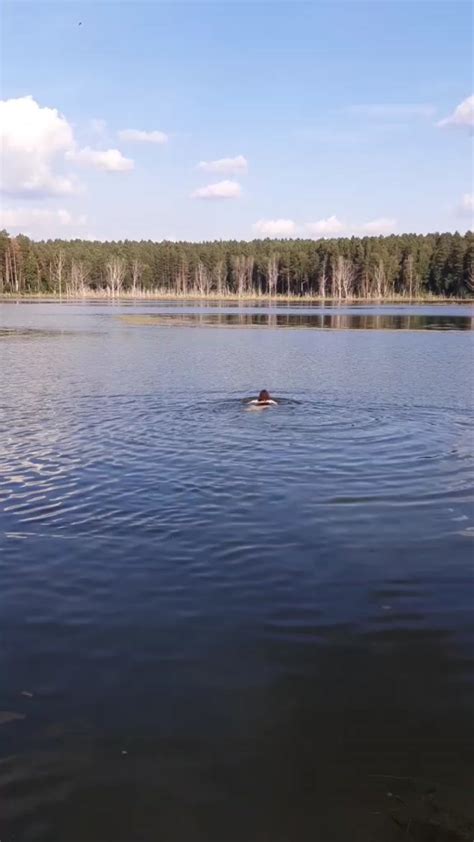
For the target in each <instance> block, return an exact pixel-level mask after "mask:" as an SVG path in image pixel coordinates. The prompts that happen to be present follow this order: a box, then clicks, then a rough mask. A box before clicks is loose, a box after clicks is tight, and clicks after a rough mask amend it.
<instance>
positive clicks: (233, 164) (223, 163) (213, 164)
mask: <svg viewBox="0 0 474 842" xmlns="http://www.w3.org/2000/svg"><path fill="white" fill-rule="evenodd" d="M247 168H248V161H247V159H246V158H244V156H243V155H236V157H235V158H218V159H217V160H216V161H200V162H199V164H198V169H200V170H204V171H205V172H217V173H221V174H222V175H225V174H229V175H232V174H233V173H238V172H242V173H243V172H247Z"/></svg>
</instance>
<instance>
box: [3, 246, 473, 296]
mask: <svg viewBox="0 0 474 842" xmlns="http://www.w3.org/2000/svg"><path fill="white" fill-rule="evenodd" d="M5 293H8V294H17V295H24V294H55V295H64V296H81V295H87V294H104V295H105V294H107V295H111V296H119V295H122V294H129V295H137V296H139V295H148V294H152V293H154V294H157V295H160V294H162V295H176V296H202V297H206V296H212V295H215V296H223V297H224V296H226V295H235V296H239V297H242V298H244V297H253V296H260V295H262V296H263V295H265V296H271V297H272V296H277V295H284V296H289V297H291V296H298V297H320V298H332V299H341V300H342V299H351V298H372V299H379V300H382V299H389V298H390V297H397V296H404V297H407V298H413V299H416V298H422V297H425V296H431V295H437V296H444V297H447V298H468V297H472V296H473V295H474V234H473V232H468V233H466V234H464V235H461V234H459V233H457V232H456V233H454V234H451V233H443V234H438V233H434V234H426V235H419V234H402V235H392V236H388V237H363V238H358V237H351V238H341V239H333V240H302V239H301V240H300V239H297V240H273V239H271V240H270V239H266V240H253V241H251V242H247V241H241V242H239V241H233V240H232V241H216V242H208V243H187V242H166V241H165V242H159V243H156V242H152V241H151V240H142V241H140V242H135V241H131V240H121V241H118V242H99V241H89V240H69V241H65V240H47V241H41V242H36V241H33V240H31V239H29V238H28V237H26V236H24V235H22V234H20V235H18V236H10V235H9V234H8V233H7V231H1V232H0V294H5Z"/></svg>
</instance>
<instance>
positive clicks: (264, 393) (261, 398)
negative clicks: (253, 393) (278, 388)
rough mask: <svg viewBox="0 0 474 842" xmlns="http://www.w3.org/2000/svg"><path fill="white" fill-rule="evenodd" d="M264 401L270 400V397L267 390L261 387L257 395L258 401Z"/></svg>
mask: <svg viewBox="0 0 474 842" xmlns="http://www.w3.org/2000/svg"><path fill="white" fill-rule="evenodd" d="M265 401H271V397H270V395H269V393H268V392H267V390H266V389H262V391H261V392H260V394H259V396H258V402H259V403H264V402H265Z"/></svg>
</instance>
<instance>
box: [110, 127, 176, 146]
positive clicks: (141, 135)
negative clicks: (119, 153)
mask: <svg viewBox="0 0 474 842" xmlns="http://www.w3.org/2000/svg"><path fill="white" fill-rule="evenodd" d="M118 136H119V138H120V140H124V141H131V142H133V143H167V141H168V135H167V134H165V132H159V131H157V130H154V131H151V132H145V131H142V130H141V129H121V130H120V131H119V133H118Z"/></svg>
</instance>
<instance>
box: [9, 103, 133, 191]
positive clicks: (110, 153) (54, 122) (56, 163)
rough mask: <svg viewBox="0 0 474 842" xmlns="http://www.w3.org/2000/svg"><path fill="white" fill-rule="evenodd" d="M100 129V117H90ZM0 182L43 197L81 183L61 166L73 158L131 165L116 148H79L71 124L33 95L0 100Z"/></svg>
mask: <svg viewBox="0 0 474 842" xmlns="http://www.w3.org/2000/svg"><path fill="white" fill-rule="evenodd" d="M90 127H91V129H92V130H93V131H95V133H96V134H97V133H98V134H103V133H104V132H105V129H106V125H105V122H104V121H103V120H95V121H92V123H91V124H90ZM0 149H1V160H0V188H1V189H2V191H3V192H4V193H7V194H9V195H12V196H31V197H37V198H46V197H49V196H61V195H67V194H70V193H76V192H78V191H79V190H80V187H81V185H80V183H79V181H78V179H77V177H76V176H75V174H74V173H72V174H71V172H70V171H67V169H66V168H69V169H70V168H71V166H73V165H76V164H82V165H86V166H91V167H95V168H97V169H102V170H106V171H107V172H124V171H126V170H131V169H133V166H134V164H133V161H132V160H131V159H130V158H125V157H124V156H123V155H122V153H121V152H119V150H118V149H104V150H101V149H91V147H89V146H87V147H85V148H84V149H80V148H79V147H78V145H77V143H76V140H75V138H74V132H73V129H72V126H71V125H70V123H69V122H68V121H67V119H66V118H65V117H64V116H63V115H62V114H60V113H59V111H58V110H57V109H56V108H49V107H46V106H41V105H39V104H38V103H37V102H36V100H34V99H33V97H32V96H24V97H18V98H16V99H7V100H2V101H0Z"/></svg>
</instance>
